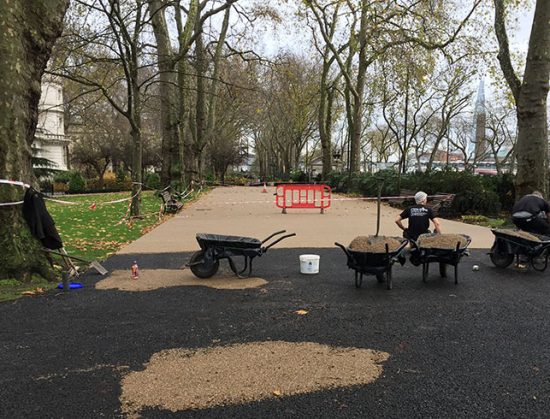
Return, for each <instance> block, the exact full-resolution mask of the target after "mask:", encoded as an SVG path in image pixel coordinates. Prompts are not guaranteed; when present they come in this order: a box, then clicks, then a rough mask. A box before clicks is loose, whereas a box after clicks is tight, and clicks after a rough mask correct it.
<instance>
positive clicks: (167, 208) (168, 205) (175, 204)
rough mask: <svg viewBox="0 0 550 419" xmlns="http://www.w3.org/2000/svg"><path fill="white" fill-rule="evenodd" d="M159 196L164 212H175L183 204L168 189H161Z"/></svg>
mask: <svg viewBox="0 0 550 419" xmlns="http://www.w3.org/2000/svg"><path fill="white" fill-rule="evenodd" d="M160 197H161V198H162V203H163V209H164V213H175V212H178V211H179V210H180V209H181V207H183V204H182V203H181V202H180V201H178V200H177V199H176V198H174V197H173V196H172V194H171V193H170V192H168V191H162V192H161V193H160Z"/></svg>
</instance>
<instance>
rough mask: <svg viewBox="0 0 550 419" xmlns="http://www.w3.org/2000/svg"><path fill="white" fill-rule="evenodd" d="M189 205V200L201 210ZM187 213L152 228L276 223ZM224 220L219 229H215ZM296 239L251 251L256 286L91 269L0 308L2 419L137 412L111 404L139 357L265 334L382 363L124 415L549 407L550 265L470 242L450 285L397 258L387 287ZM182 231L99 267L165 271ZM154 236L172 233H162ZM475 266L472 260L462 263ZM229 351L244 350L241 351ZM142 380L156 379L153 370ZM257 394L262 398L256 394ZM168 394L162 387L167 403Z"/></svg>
mask: <svg viewBox="0 0 550 419" xmlns="http://www.w3.org/2000/svg"><path fill="white" fill-rule="evenodd" d="M217 191H218V190H215V191H213V192H212V193H211V194H210V195H209V198H211V199H213V198H214V197H215V195H216V193H217ZM257 192H258V193H259V190H258V191H257ZM220 193H226V190H225V189H222V190H221V192H220ZM200 204H201V202H199V203H197V204H195V205H196V209H198V208H201V207H200ZM264 205H265V204H264ZM188 211H190V210H185V211H184V212H182V213H180V214H179V215H178V216H177V217H174V219H173V220H172V221H170V222H169V223H167V224H164V225H163V226H161V227H159V228H158V229H156V230H154V232H153V233H155V232H156V233H158V232H159V231H161V229H163V227H165V226H170V223H172V225H173V226H174V227H173V228H172V229H168V230H169V231H173V232H175V230H176V224H178V226H177V228H178V229H181V231H183V230H184V229H185V228H189V229H191V228H192V227H190V226H187V227H186V226H184V225H183V224H185V221H186V220H187V221H189V220H190V219H191V218H193V217H196V218H197V219H199V218H200V219H201V220H202V223H204V224H203V225H202V226H203V227H205V229H204V231H206V230H208V232H215V233H232V232H233V233H235V234H243V235H248V234H250V235H251V236H253V237H261V236H264V235H265V236H267V235H268V234H269V233H270V232H272V231H275V229H276V228H275V229H272V228H271V226H270V225H269V223H270V222H271V223H273V221H270V222H269V221H266V220H264V218H263V217H260V216H255V217H243V219H245V218H246V219H248V220H249V221H248V224H249V225H246V226H245V225H241V227H242V229H243V230H244V231H242V232H240V231H241V230H239V229H238V228H237V226H233V225H232V224H231V223H230V222H229V221H230V219H227V220H226V222H225V223H223V222H222V221H220V220H216V219H212V220H211V221H209V220H208V217H207V216H206V214H202V215H200V216H199V215H193V217H191V216H190V215H189V216H187V215H186V212H188ZM212 211H214V210H212ZM198 212H199V213H200V211H198ZM204 212H207V211H204ZM234 212H235V217H232V218H239V217H240V216H238V215H237V213H238V212H237V210H236V208H235V209H234ZM272 212H273V211H272ZM334 212H336V208H334ZM349 212H350V213H353V216H351V215H350V219H351V218H353V217H355V216H356V215H355V213H354V212H353V211H351V210H349ZM329 214H330V212H327V214H324V215H319V214H313V213H305V214H302V217H301V222H300V223H298V222H296V224H292V225H289V228H288V229H289V230H291V231H292V227H296V228H301V229H302V230H303V231H305V232H306V233H307V232H308V231H310V230H311V231H313V230H317V231H319V230H321V229H320V228H319V222H318V220H320V219H328V218H329ZM289 215H290V217H288V216H289ZM186 216H187V218H186ZM273 217H288V218H287V219H288V220H291V219H292V220H293V219H294V218H296V219H297V218H299V215H298V214H295V215H292V214H287V215H286V216H283V215H280V214H278V213H275V214H274V215H273ZM279 219H280V218H279ZM306 220H313V221H312V222H309V221H306ZM194 222H195V221H193V223H194ZM197 222H198V221H197ZM180 223H181V224H180ZM348 224H349V223H348V222H343V223H342V226H341V229H340V231H337V234H340V235H341V237H342V238H339V239H338V240H339V241H340V240H341V241H342V242H344V243H349V241H351V239H352V238H353V237H354V236H355V235H358V234H359V232H357V233H354V232H353V229H351V228H350V227H349V225H348ZM366 224H369V223H366ZM446 224H447V221H444V227H445V225H446ZM197 225H199V224H197ZM253 225H256V226H257V230H254V228H253ZM448 225H449V226H450V224H448ZM224 226H225V227H226V228H227V229H226V230H223V231H222V230H219V229H218V227H219V228H222V227H224ZM281 227H282V228H285V227H287V226H286V225H285V226H281ZM262 228H263V229H264V230H265V231H263V230H261V229H262ZM369 228H371V227H369V226H368V225H366V228H365V230H366V231H365V232H363V231H361V234H365V233H366V234H368V233H369V230H368V229H369ZM449 229H450V227H449ZM302 230H301V231H302ZM449 232H450V231H449ZM462 232H465V231H462ZM384 233H385V234H386V232H385V231H384ZM150 234H152V233H150ZM388 234H393V233H390V232H389V231H388ZM193 235H194V233H193ZM146 237H147V236H146ZM298 237H299V236H297V237H296V239H297V240H298ZM180 239H181V237H180ZM140 240H141V241H143V240H144V239H140ZM291 240H293V239H288V240H287V241H285V242H283V243H284V245H285V246H286V247H283V246H276V247H275V248H273V249H271V250H269V252H268V253H267V254H265V255H264V256H262V257H261V258H258V259H257V260H255V262H254V263H255V265H254V270H253V274H254V276H255V277H256V278H261V279H264V280H265V281H266V283H265V284H263V285H260V286H257V287H255V288H248V289H223V287H222V289H220V288H210V287H207V286H203V285H200V284H199V286H189V284H188V283H187V281H185V282H186V283H184V284H182V286H173V285H172V286H169V287H161V288H157V289H152V290H150V291H145V290H142V291H141V292H129V291H125V290H124V289H123V290H119V289H112V288H109V287H106V288H105V289H96V288H95V287H94V285H95V284H96V283H99V281H101V280H105V278H101V277H100V276H99V275H95V274H90V275H89V276H88V277H87V278H86V279H85V281H84V282H85V285H86V286H85V288H84V289H81V290H75V291H71V292H69V293H65V294H64V293H58V292H49V293H47V294H46V295H45V296H38V297H32V298H26V299H22V300H17V301H14V302H7V303H1V304H0V417H2V418H4V417H5V418H18V417H25V418H28V417H31V418H32V417H36V418H44V417H56V418H58V417H67V418H72V417H100V416H105V417H125V416H127V415H126V414H125V412H128V411H130V410H132V409H131V408H130V409H129V408H128V405H126V406H124V405H123V403H122V402H121V400H127V399H125V398H124V394H128V393H125V390H124V383H125V379H131V378H132V377H138V376H139V377H141V378H143V377H146V378H147V376H148V375H147V371H148V367H149V366H153V365H156V364H154V363H153V364H151V362H152V361H154V360H158V359H159V357H161V358H162V354H174V353H177V354H182V353H183V354H187V355H186V356H189V357H192V356H193V355H194V354H198V355H200V356H204V354H206V353H215V354H220V353H221V352H220V351H222V349H223V348H239V350H241V349H243V348H252V349H250V350H254V348H256V347H262V348H265V343H266V342H278V343H277V345H279V346H281V345H282V346H283V347H285V348H292V347H293V346H292V345H293V344H296V345H305V346H304V348H317V346H316V345H320V347H322V348H327V347H329V348H338V351H343V353H346V352H349V353H350V354H351V353H354V351H361V350H366V351H372V353H376V354H384V355H383V359H384V361H383V362H381V363H380V366H381V368H382V370H381V371H380V374H379V375H377V378H376V377H374V376H373V377H374V380H368V381H371V382H369V383H368V384H365V383H367V382H368V381H367V380H364V381H358V382H361V383H364V384H356V385H348V384H353V382H349V381H346V382H345V383H346V384H345V385H342V386H338V385H334V383H333V382H331V385H330V388H323V387H322V386H318V387H315V388H316V389H315V388H311V387H309V386H308V387H307V390H304V392H301V390H300V391H298V393H297V394H291V393H290V392H289V394H285V392H284V391H281V392H280V393H278V390H277V389H278V388H279V387H280V384H279V385H275V381H274V380H275V378H273V379H271V378H270V377H271V376H270V375H269V374H270V372H269V368H267V370H266V369H264V370H261V371H262V378H261V379H258V382H261V383H267V384H262V385H266V386H267V387H268V388H269V389H270V390H266V389H259V392H260V393H261V394H262V396H261V397H260V398H258V399H254V398H251V397H244V398H243V400H247V401H246V402H243V403H230V404H227V405H215V404H213V405H211V406H210V405H205V404H203V402H204V400H208V394H206V395H205V394H202V393H201V395H200V403H198V404H197V405H200V406H203V408H201V409H185V408H182V407H181V406H183V404H178V403H172V404H170V403H168V404H167V405H163V404H162V403H161V400H160V399H161V398H160V397H159V399H158V400H157V399H156V398H153V399H152V400H150V399H149V398H147V397H143V400H141V401H135V400H134V402H135V403H137V407H136V406H134V408H135V410H136V411H137V412H139V414H140V415H141V416H142V417H148V418H156V417H158V418H166V417H189V418H191V417H192V418H197V417H199V418H200V417H205V418H216V417H239V418H243V417H250V418H258V417H269V418H272V417H281V418H283V417H308V418H310V417H322V418H334V417H357V418H359V417H395V418H402V417H408V418H409V417H418V418H420V417H422V418H426V417H437V418H440V417H453V418H462V417H495V418H502V417H529V418H532V417H547V416H548V411H550V380H548V376H549V372H550V355H549V350H548V347H549V346H550V345H549V344H550V338H549V336H550V316H549V314H548V313H549V312H550V300H549V299H548V298H547V295H548V294H550V281H548V278H547V277H548V273H546V274H544V273H543V274H540V273H536V272H532V271H528V272H521V271H518V270H516V269H515V268H508V269H506V270H497V269H495V268H493V267H492V266H491V263H490V261H489V259H488V257H487V255H486V250H473V251H472V255H471V256H470V257H469V258H466V259H465V260H464V261H463V262H462V263H461V264H460V267H459V268H460V271H459V272H460V279H459V284H458V285H456V286H455V285H454V283H453V281H452V280H451V279H441V278H438V276H437V275H436V271H437V269H436V267H435V266H434V267H433V268H432V270H431V271H432V274H431V275H430V277H429V280H428V282H427V283H423V282H422V280H421V268H417V267H413V266H412V265H411V264H410V263H407V264H406V265H405V266H403V267H401V266H397V267H396V268H395V271H394V287H393V290H392V291H387V290H386V289H385V285H384V284H379V283H377V282H376V279H375V278H374V277H370V276H369V277H367V278H366V280H365V281H364V283H363V288H361V289H356V288H355V287H354V284H353V272H352V271H350V270H348V269H347V268H346V259H345V256H344V254H343V253H342V251H341V250H340V249H338V248H336V247H335V246H334V245H333V244H331V245H324V246H323V245H322V244H323V243H327V241H329V239H328V238H327V237H325V236H324V235H321V236H320V237H319V239H318V240H319V245H318V246H315V247H317V248H316V249H315V253H317V254H319V255H320V256H321V260H320V273H319V274H318V275H301V274H299V263H298V256H299V255H300V254H302V253H304V249H303V248H300V247H301V246H299V245H298V242H297V243H291ZM304 240H305V239H304ZM334 240H336V238H335V237H332V238H330V241H332V242H333V241H334ZM474 240H475V238H474ZM193 241H194V239H193V236H191V238H189V239H185V240H180V243H179V244H180V248H181V247H183V249H180V250H175V249H174V250H172V251H166V252H160V251H159V249H157V248H154V249H151V250H150V251H149V252H145V250H144V249H143V248H141V247H140V248H139V249H140V251H137V250H136V251H135V253H132V252H131V251H130V250H131V249H132V248H133V249H138V246H137V244H136V246H134V247H132V246H133V245H130V246H129V247H128V248H127V249H126V250H125V252H123V253H121V254H118V255H116V256H114V257H112V258H110V259H109V260H107V261H106V262H105V265H106V266H107V268H108V269H109V270H110V271H119V272H120V271H124V270H127V271H128V275H129V267H130V265H131V262H132V261H133V260H134V259H135V258H139V263H140V267H141V268H142V269H143V270H151V271H156V270H167V271H176V270H178V269H181V266H182V265H183V264H184V263H185V262H186V261H187V260H188V259H189V257H190V255H191V253H190V251H191V250H195V249H196V248H197V246H196V244H194V243H193ZM165 242H169V243H173V244H174V246H175V244H176V241H175V240H174V241H173V242H172V240H171V238H170V237H167V239H166V241H165ZM182 243H183V246H182ZM283 243H281V244H283ZM299 243H302V242H299ZM139 246H142V244H140V245H139ZM186 246H188V247H186ZM293 246H295V247H296V248H295V247H293ZM304 247H305V246H304ZM311 247H314V246H311ZM222 264H225V263H224V262H222ZM474 264H477V265H479V266H480V270H479V271H477V272H474V271H472V269H471V267H472V265H474ZM184 272H185V271H184ZM170 275H172V274H170ZM170 275H168V276H170ZM170 278H171V281H173V280H174V278H173V277H170ZM121 281H126V278H122V279H121ZM138 281H139V280H138ZM346 348H348V350H346ZM315 350H316V349H315ZM324 350H325V349H323V351H324ZM310 351H311V349H310ZM275 352H276V351H275ZM237 353H238V357H240V358H244V357H246V352H244V353H241V352H237ZM301 353H302V356H303V357H305V358H307V357H308V355H310V354H308V350H303V351H301ZM339 353H340V352H337V354H339ZM224 356H225V355H224ZM264 358H265V357H264ZM222 359H223V358H222ZM268 359H269V362H270V363H271V364H273V369H277V370H279V371H278V372H279V373H278V374H277V375H276V374H274V375H273V377H281V376H285V374H289V371H290V372H292V370H289V369H288V368H287V367H288V365H287V364H288V362H284V363H281V364H278V361H277V359H276V358H275V359H274V358H269V357H268ZM281 359H286V358H284V357H283V358H281ZM178 362H181V357H178ZM236 362H237V361H236ZM327 362H328V361H325V362H324V363H325V364H326V363H327ZM330 362H332V361H330ZM169 365H170V364H169ZM243 365H246V362H243ZM346 365H348V364H346ZM285 368H287V369H286V370H284V369H285ZM248 369H250V366H249V367H248ZM281 369H283V371H282V373H280V370H281ZM155 371H158V370H155ZM266 371H267V372H266ZM170 372H171V374H170V376H174V377H176V378H178V377H180V376H179V375H178V374H177V373H175V371H170ZM141 373H144V374H141ZM157 373H158V372H157ZM281 374H282V375H281ZM296 374H299V373H298V372H296ZM329 375H330V377H331V379H333V380H338V379H339V378H341V377H339V375H338V374H337V373H336V374H334V375H333V374H332V372H331V373H330V374H329ZM167 376H168V375H167ZM243 376H244V377H246V375H243ZM193 378H194V379H195V380H199V382H200V383H203V382H207V380H209V377H208V374H207V373H205V374H204V377H202V376H201V377H197V376H194V377H193ZM358 378H360V377H358ZM316 380H317V379H316ZM298 381H299V380H298ZM319 381H321V380H319ZM213 382H217V381H215V380H214V381H213ZM248 382H249V381H248V380H246V379H242V380H241V379H235V378H234V379H232V380H230V382H227V383H225V384H223V385H215V386H213V390H209V391H212V392H213V393H212V394H211V395H210V397H211V398H212V399H216V397H218V399H220V398H221V399H224V395H226V394H233V393H234V392H235V391H237V392H238V389H239V386H244V387H246V385H247V384H248ZM145 384H146V385H149V386H150V385H153V386H154V382H151V381H147V382H146V383H145ZM145 384H144V385H145ZM173 384H174V383H173V382H166V380H164V381H163V384H162V385H163V386H167V387H162V388H168V389H170V388H172V387H171V386H172V385H173ZM159 388H161V387H160V386H159ZM229 388H230V389H231V391H230V390H229ZM274 389H275V390H274ZM167 391H168V390H167ZM170 391H171V390H170ZM266 391H271V394H272V395H273V397H268V396H269V395H268V396H266V394H267V393H266ZM275 391H277V392H275ZM243 394H244V393H243ZM176 396H178V397H179V396H181V394H176V395H174V397H173V398H170V397H168V400H169V401H170V400H172V401H173V400H177V398H175V397H176ZM166 397H167V395H166V394H165V393H163V394H162V398H163V399H164V398H166ZM140 403H141V404H140ZM204 403H205V402H204ZM163 406H164V407H163ZM209 406H210V407H209Z"/></svg>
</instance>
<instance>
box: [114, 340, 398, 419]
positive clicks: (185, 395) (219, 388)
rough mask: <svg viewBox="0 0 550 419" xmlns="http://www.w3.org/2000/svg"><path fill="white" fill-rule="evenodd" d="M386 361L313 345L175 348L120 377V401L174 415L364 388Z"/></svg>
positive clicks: (382, 356) (126, 408) (131, 408)
mask: <svg viewBox="0 0 550 419" xmlns="http://www.w3.org/2000/svg"><path fill="white" fill-rule="evenodd" d="M388 358H389V354H388V353H386V352H381V351H374V350H371V349H360V348H344V347H334V346H329V345H321V344H318V343H312V342H306V343H291V342H282V341H273V342H254V343H246V344H238V345H232V346H224V347H214V348H206V349H199V350H196V351H193V350H187V349H171V350H165V351H161V352H159V353H157V354H154V355H153V356H152V357H151V359H150V361H149V362H148V363H147V364H146V366H145V369H144V370H143V371H136V372H131V373H129V374H128V375H126V376H125V377H124V378H123V379H122V385H121V387H122V394H121V396H120V401H121V406H122V411H123V412H125V413H127V414H134V413H139V411H140V410H142V409H144V408H148V407H160V408H163V409H167V410H170V411H173V412H175V411H181V410H188V409H204V408H209V407H214V406H220V405H234V404H243V403H249V402H252V401H257V400H263V399H269V398H276V397H284V396H290V395H296V394H305V393H311V392H314V391H318V390H321V389H330V388H337V387H348V386H353V385H364V384H368V383H370V382H373V381H375V380H376V379H377V378H378V377H380V375H381V374H382V370H383V368H382V365H381V363H382V362H384V361H386V360H387V359H388Z"/></svg>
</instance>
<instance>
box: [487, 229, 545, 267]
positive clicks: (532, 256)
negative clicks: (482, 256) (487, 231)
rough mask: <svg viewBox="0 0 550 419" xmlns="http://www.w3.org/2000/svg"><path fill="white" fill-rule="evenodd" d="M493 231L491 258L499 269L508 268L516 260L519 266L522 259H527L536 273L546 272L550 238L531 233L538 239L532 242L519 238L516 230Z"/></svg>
mask: <svg viewBox="0 0 550 419" xmlns="http://www.w3.org/2000/svg"><path fill="white" fill-rule="evenodd" d="M491 231H492V232H493V234H494V235H495V242H494V243H493V246H492V247H491V252H490V253H489V257H490V259H491V262H493V264H494V265H495V266H496V267H497V268H506V267H508V266H509V265H510V264H511V263H512V262H513V261H514V259H516V264H518V265H519V263H520V258H521V259H526V261H527V263H528V264H529V265H530V266H532V267H533V269H534V270H536V271H539V272H544V271H545V270H546V268H547V267H548V255H549V253H550V251H549V249H550V237H547V236H542V235H540V234H534V233H529V234H530V235H532V236H534V237H536V238H538V240H535V239H533V240H531V239H529V238H528V237H529V236H523V237H522V236H519V235H518V234H517V233H516V231H515V230H497V229H491Z"/></svg>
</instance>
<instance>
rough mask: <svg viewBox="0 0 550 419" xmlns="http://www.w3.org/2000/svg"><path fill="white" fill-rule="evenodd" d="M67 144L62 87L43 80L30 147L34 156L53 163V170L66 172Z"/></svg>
mask: <svg viewBox="0 0 550 419" xmlns="http://www.w3.org/2000/svg"><path fill="white" fill-rule="evenodd" d="M69 142H70V141H69V137H68V136H66V135H65V114H64V110H63V86H62V84H61V83H59V82H57V81H55V80H53V79H51V78H48V79H43V80H42V94H41V96H40V102H39V103H38V124H37V126H36V133H35V135H34V142H33V145H32V146H33V149H34V155H35V157H41V158H45V159H48V160H50V161H52V162H53V163H55V164H56V166H55V167H54V169H57V170H67V169H68V168H69V157H68V148H69Z"/></svg>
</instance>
